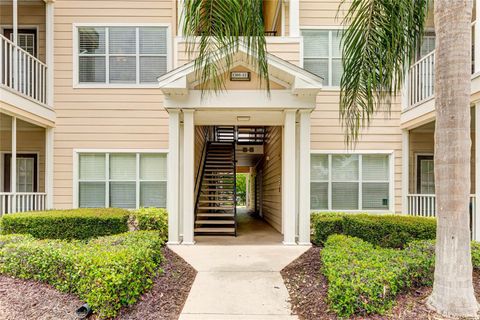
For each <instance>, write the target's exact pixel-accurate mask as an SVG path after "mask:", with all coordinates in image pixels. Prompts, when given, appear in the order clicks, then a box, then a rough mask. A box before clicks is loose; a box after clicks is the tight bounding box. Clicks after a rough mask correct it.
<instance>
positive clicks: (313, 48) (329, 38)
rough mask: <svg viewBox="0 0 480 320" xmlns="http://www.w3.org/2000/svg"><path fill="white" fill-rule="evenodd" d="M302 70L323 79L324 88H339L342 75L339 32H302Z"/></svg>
mask: <svg viewBox="0 0 480 320" xmlns="http://www.w3.org/2000/svg"><path fill="white" fill-rule="evenodd" d="M302 35H303V54H304V59H303V68H304V69H305V70H308V71H310V72H312V73H314V74H316V75H318V76H320V77H322V78H323V79H324V84H325V86H339V85H340V79H341V78H342V74H343V67H342V51H341V47H340V40H341V38H342V31H341V30H303V31H302Z"/></svg>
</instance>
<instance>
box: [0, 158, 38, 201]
mask: <svg viewBox="0 0 480 320" xmlns="http://www.w3.org/2000/svg"><path fill="white" fill-rule="evenodd" d="M6 154H9V155H11V154H12V152H11V151H0V170H1V173H2V175H1V177H0V183H1V184H2V185H1V190H3V186H4V181H5V180H4V177H3V172H4V170H5V168H4V167H3V166H4V164H5V163H4V161H3V160H4V159H3V158H4V157H5V155H6ZM17 154H34V155H36V156H37V166H36V168H35V170H36V171H37V181H36V183H37V191H36V192H35V191H32V192H33V193H40V191H38V189H40V152H38V151H17ZM10 184H11V181H10ZM0 192H3V191H0ZM45 192H46V191H45ZM17 193H18V192H17Z"/></svg>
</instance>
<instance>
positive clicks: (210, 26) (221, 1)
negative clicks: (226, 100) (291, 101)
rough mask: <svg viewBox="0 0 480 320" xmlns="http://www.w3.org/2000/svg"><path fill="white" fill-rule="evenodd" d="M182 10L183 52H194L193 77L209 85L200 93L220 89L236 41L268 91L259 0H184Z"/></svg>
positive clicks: (223, 82) (265, 46)
mask: <svg viewBox="0 0 480 320" xmlns="http://www.w3.org/2000/svg"><path fill="white" fill-rule="evenodd" d="M183 10H184V14H183V16H184V21H183V34H184V35H185V37H186V40H187V52H188V53H189V54H190V55H195V54H196V59H195V66H194V69H195V72H196V75H197V78H198V79H199V80H200V83H202V84H203V86H202V89H203V88H206V89H209V90H202V94H203V93H205V92H218V91H221V90H223V89H224V87H225V81H226V77H225V74H226V73H227V72H228V71H229V70H230V68H231V67H232V64H233V56H234V55H235V54H236V53H237V52H238V48H239V46H240V45H242V46H244V47H245V48H246V49H247V53H248V55H249V60H250V62H251V63H252V65H253V66H254V67H256V70H257V72H258V74H259V76H260V79H263V80H265V85H266V86H265V87H266V89H267V91H269V89H270V87H269V81H268V64H267V58H266V56H267V45H266V40H265V29H264V23H263V15H262V10H263V1H262V0H185V4H184V8H183Z"/></svg>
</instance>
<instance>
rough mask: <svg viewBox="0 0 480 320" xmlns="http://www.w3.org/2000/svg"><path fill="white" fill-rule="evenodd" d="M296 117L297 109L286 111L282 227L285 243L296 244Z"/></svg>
mask: <svg viewBox="0 0 480 320" xmlns="http://www.w3.org/2000/svg"><path fill="white" fill-rule="evenodd" d="M295 117H296V110H287V111H285V122H284V125H283V139H282V141H283V146H282V154H283V157H282V158H283V161H282V169H283V170H282V178H283V179H282V222H283V223H282V229H283V244H285V245H294V244H295V216H296V210H295V209H296V207H295V194H296V193H295Z"/></svg>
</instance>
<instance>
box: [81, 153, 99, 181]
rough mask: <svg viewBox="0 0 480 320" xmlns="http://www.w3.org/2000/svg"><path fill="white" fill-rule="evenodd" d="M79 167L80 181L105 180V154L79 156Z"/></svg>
mask: <svg viewBox="0 0 480 320" xmlns="http://www.w3.org/2000/svg"><path fill="white" fill-rule="evenodd" d="M79 165H80V168H79V178H80V180H104V179H105V154H97V153H92V154H81V155H80V156H79Z"/></svg>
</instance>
